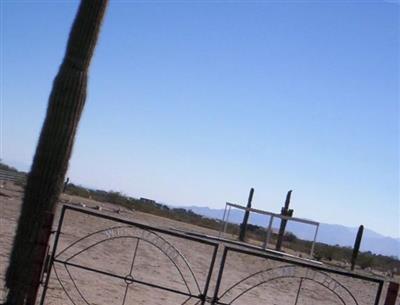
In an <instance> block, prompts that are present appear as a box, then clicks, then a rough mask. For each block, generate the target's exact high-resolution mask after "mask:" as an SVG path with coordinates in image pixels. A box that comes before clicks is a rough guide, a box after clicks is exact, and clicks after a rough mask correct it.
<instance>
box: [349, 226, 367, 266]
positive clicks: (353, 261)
mask: <svg viewBox="0 0 400 305" xmlns="http://www.w3.org/2000/svg"><path fill="white" fill-rule="evenodd" d="M363 232H364V226H363V225H361V226H360V227H359V228H358V232H357V237H356V241H355V242H354V248H353V254H352V256H351V270H352V271H353V270H354V267H355V266H356V261H357V256H358V252H359V251H360V245H361V239H362V236H363Z"/></svg>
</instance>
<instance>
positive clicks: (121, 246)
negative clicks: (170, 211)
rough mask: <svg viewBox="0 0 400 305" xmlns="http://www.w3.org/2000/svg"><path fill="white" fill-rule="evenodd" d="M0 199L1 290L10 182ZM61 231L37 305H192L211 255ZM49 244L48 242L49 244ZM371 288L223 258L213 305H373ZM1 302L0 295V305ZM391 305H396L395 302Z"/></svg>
mask: <svg viewBox="0 0 400 305" xmlns="http://www.w3.org/2000/svg"><path fill="white" fill-rule="evenodd" d="M0 192H1V194H3V195H0V209H1V216H0V220H1V223H0V285H1V287H3V286H4V274H5V270H6V267H7V263H8V256H9V253H10V250H11V246H12V240H13V236H14V232H15V228H16V222H17V219H18V213H19V209H20V205H21V196H22V192H21V189H20V188H18V187H16V186H14V185H12V184H11V183H6V184H5V187H3V188H2V189H0ZM4 195H6V196H4ZM61 201H62V202H63V203H65V202H69V203H70V204H75V205H78V204H79V205H86V206H87V208H84V209H87V210H88V211H90V212H93V211H95V209H94V207H98V206H101V209H102V210H101V211H96V212H100V213H102V214H104V215H110V216H112V217H118V218H121V219H126V220H129V221H134V222H137V223H139V224H143V225H149V226H156V227H158V228H164V229H178V230H185V231H191V232H198V233H203V234H210V235H217V233H216V232H214V231H212V230H207V229H204V228H199V227H195V226H192V225H190V224H185V223H181V222H177V221H173V220H169V219H165V218H161V217H157V216H153V215H149V214H144V213H140V212H135V211H129V210H127V209H121V210H120V211H118V212H117V210H118V209H119V208H118V207H116V206H114V205H112V204H104V203H101V204H100V203H98V202H95V201H92V200H88V199H83V198H79V197H73V196H67V195H63V196H62V198H61ZM62 202H60V204H59V206H58V209H57V215H56V221H55V223H54V225H53V229H54V230H56V227H57V222H58V219H59V217H60V211H61V207H62ZM61 232H62V234H60V237H59V242H58V246H57V251H56V255H55V257H56V260H57V261H56V262H55V264H54V268H53V269H52V273H51V277H50V282H49V288H48V290H47V297H46V301H45V304H55V305H59V304H60V305H61V304H155V305H161V304H163V305H168V304H170V305H176V304H188V305H192V304H200V302H199V299H198V298H196V297H195V296H198V295H200V294H202V292H203V291H204V288H205V287H204V286H205V284H206V282H207V276H208V271H209V266H210V264H211V261H212V255H213V251H214V247H213V246H212V245H209V244H203V243H200V242H198V241H193V240H186V239H182V238H180V237H178V236H173V235H170V234H165V233H162V232H154V231H150V230H148V229H146V228H143V227H137V226H130V225H127V224H124V223H120V222H117V221H114V220H110V219H105V218H98V217H95V216H92V215H89V214H84V213H80V212H76V211H73V210H67V212H66V213H65V217H64V222H63V226H62V230H61ZM53 241H54V235H53V237H52V240H51V245H53ZM219 249H220V251H219V252H218V254H217V258H216V264H215V268H214V272H213V273H212V277H211V284H210V288H209V293H208V296H210V297H211V296H212V295H213V292H214V289H215V283H216V277H217V275H218V271H219V265H220V261H221V255H222V251H221V250H222V247H220V248H219ZM82 267H83V268H85V269H82ZM94 270H98V272H94ZM250 275H253V276H252V277H250ZM246 278H248V279H246ZM302 278H303V280H302ZM146 283H147V284H151V285H155V286H158V287H159V288H157V287H151V286H148V285H146ZM160 287H164V288H167V289H170V290H173V291H174V292H171V291H167V290H165V289H161V288H160ZM1 289H2V288H1ZM376 289H377V285H376V284H373V283H369V282H366V281H362V280H358V279H354V278H347V277H344V276H342V275H332V274H329V275H327V274H323V273H321V272H316V271H313V270H311V269H309V268H303V267H295V265H293V264H292V263H290V262H280V261H277V260H272V259H265V258H262V257H257V256H249V255H247V254H242V253H237V252H229V254H228V256H227V259H226V268H225V269H224V272H223V276H222V281H221V286H220V290H219V291H220V293H219V294H218V295H219V297H220V299H219V301H220V302H221V304H235V305H245V304H248V305H250V304H271V305H287V304H293V305H296V304H297V305H314V304H315V305H316V304H320V305H336V304H337V305H339V304H346V305H348V304H351V305H355V304H359V305H373V304H374V294H375V293H376ZM298 291H300V294H299V298H298V299H297V300H296V296H297V293H298ZM188 294H191V295H192V296H193V297H192V298H189V297H188ZM385 294H386V287H384V290H383V295H385ZM4 296H5V291H4V289H2V290H1V294H0V300H2V299H3V298H4ZM352 296H353V297H354V298H353V297H352ZM340 298H341V299H342V301H341V299H340ZM355 300H356V302H355ZM382 304H383V298H382V300H381V302H380V305H382ZM396 304H397V305H400V300H399V299H398V302H397V303H396Z"/></svg>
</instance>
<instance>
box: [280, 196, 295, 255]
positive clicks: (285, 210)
mask: <svg viewBox="0 0 400 305" xmlns="http://www.w3.org/2000/svg"><path fill="white" fill-rule="evenodd" d="M291 196H292V190H290V191H289V192H288V193H287V194H286V200H285V205H284V207H283V208H282V209H281V215H282V216H288V217H292V216H293V210H291V209H289V205H290V198H291ZM286 224H287V220H286V219H281V225H280V227H279V233H278V240H277V241H276V250H277V251H281V248H282V242H283V235H284V234H285V229H286Z"/></svg>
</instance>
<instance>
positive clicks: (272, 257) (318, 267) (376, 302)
mask: <svg viewBox="0 0 400 305" xmlns="http://www.w3.org/2000/svg"><path fill="white" fill-rule="evenodd" d="M229 252H236V253H241V254H247V255H250V256H255V257H260V258H264V259H270V260H275V261H279V262H283V263H289V264H292V265H295V266H300V267H304V268H310V269H312V270H316V271H321V272H325V273H328V274H329V273H331V274H338V275H342V276H347V277H351V278H355V279H359V280H364V281H368V282H373V283H376V284H378V287H377V291H376V296H375V300H374V305H379V301H380V298H381V295H382V289H383V285H384V279H383V278H378V277H372V276H368V275H361V274H357V273H354V272H349V271H344V270H339V269H334V268H331V267H325V266H322V265H318V264H314V263H311V262H305V261H300V260H293V259H288V258H285V257H283V256H278V255H271V254H267V253H265V252H263V253H261V252H256V251H251V250H245V249H240V248H236V247H230V246H225V247H224V251H223V253H222V259H221V263H220V268H219V272H218V276H217V279H216V284H215V291H214V296H213V299H212V302H211V304H212V305H217V304H221V305H224V304H225V303H221V302H219V290H220V287H221V283H222V278H223V274H224V270H225V266H226V260H227V257H228V254H229Z"/></svg>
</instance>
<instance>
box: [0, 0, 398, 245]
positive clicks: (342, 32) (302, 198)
mask: <svg viewBox="0 0 400 305" xmlns="http://www.w3.org/2000/svg"><path fill="white" fill-rule="evenodd" d="M77 5H78V2H76V1H55V2H52V3H51V2H48V1H38V2H34V1H2V2H1V9H2V12H1V13H2V16H1V20H2V24H1V35H2V36H1V39H2V43H1V59H2V63H1V76H2V79H1V89H2V90H1V98H2V113H1V115H2V120H1V126H2V130H1V156H0V157H1V158H2V159H3V160H4V161H6V162H7V163H9V164H12V165H14V166H16V167H18V168H21V169H28V168H29V166H30V163H31V160H32V157H33V153H34V150H35V146H36V142H37V138H38V135H39V132H40V128H41V124H42V122H43V119H44V114H45V110H46V106H47V100H48V95H49V92H50V90H51V83H52V80H53V78H54V76H55V74H56V73H57V69H58V66H59V64H60V62H61V60H62V56H63V53H64V48H65V44H66V39H67V35H68V32H69V29H70V26H71V23H72V20H73V17H74V15H75V12H76V9H77ZM399 51H400V50H399V5H398V4H396V3H394V2H383V1H376V2H361V1H357V2H354V1H353V2H350V1H340V2H336V1H329V2H322V1H321V2H319V1H314V2H295V1H291V2H279V1H275V2H263V1H257V2H240V1H237V2H223V1H219V2H212V1H207V2H201V1H197V2H190V1H179V2H164V1H158V2H146V1H139V2H138V1H136V2H134V1H111V4H110V6H109V9H108V12H107V16H106V20H105V23H104V26H103V29H102V33H101V38H100V42H99V45H98V48H97V50H96V54H95V57H94V60H93V62H92V66H91V72H90V83H89V89H88V90H89V91H88V99H87V105H86V108H85V111H84V114H83V118H82V120H81V123H80V127H79V131H78V135H77V139H76V143H75V148H74V151H73V156H72V159H71V163H70V169H69V173H68V175H69V177H70V178H71V180H72V181H73V182H75V183H79V184H82V185H86V186H91V187H98V188H102V189H106V190H117V191H121V192H124V193H126V194H129V195H131V196H135V197H149V198H154V199H155V200H157V201H160V202H165V203H169V204H173V205H202V206H210V207H214V208H223V207H224V203H225V202H226V201H230V202H236V203H244V202H245V201H246V199H247V194H248V190H249V188H250V187H254V188H255V195H254V206H255V207H257V208H260V209H266V210H270V211H276V212H278V211H279V210H280V207H281V206H282V203H283V201H284V197H285V194H286V192H287V190H289V189H293V190H294V192H293V196H292V205H293V208H294V209H295V215H296V216H298V217H306V218H310V219H314V220H317V221H321V222H328V223H338V224H344V225H349V226H358V225H360V224H364V225H365V226H366V227H368V228H370V229H373V230H376V231H378V232H380V233H383V234H385V235H388V236H393V237H400V227H399V219H400V211H399V67H400V62H399V55H398V54H399Z"/></svg>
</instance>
